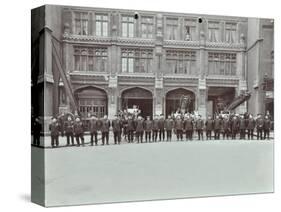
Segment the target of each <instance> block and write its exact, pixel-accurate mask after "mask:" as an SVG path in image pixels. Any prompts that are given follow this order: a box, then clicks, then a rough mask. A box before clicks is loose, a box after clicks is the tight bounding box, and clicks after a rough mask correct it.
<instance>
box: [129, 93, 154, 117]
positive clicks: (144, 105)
mask: <svg viewBox="0 0 281 212" xmlns="http://www.w3.org/2000/svg"><path fill="white" fill-rule="evenodd" d="M126 102H127V107H128V108H133V105H137V106H138V107H139V109H140V110H141V114H140V115H141V116H142V117H146V116H150V117H151V116H152V99H135V98H132V99H126Z"/></svg>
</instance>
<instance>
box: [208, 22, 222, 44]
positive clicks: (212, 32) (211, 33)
mask: <svg viewBox="0 0 281 212" xmlns="http://www.w3.org/2000/svg"><path fill="white" fill-rule="evenodd" d="M208 40H209V41H210V42H219V41H220V40H221V39H220V24H219V22H213V21H209V22H208Z"/></svg>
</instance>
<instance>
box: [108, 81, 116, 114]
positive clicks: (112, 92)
mask: <svg viewBox="0 0 281 212" xmlns="http://www.w3.org/2000/svg"><path fill="white" fill-rule="evenodd" d="M117 79H118V78H117V76H110V77H109V81H108V87H109V90H108V97H107V105H108V118H109V119H113V118H114V116H115V114H116V113H117V108H118V105H117V99H118V94H117Z"/></svg>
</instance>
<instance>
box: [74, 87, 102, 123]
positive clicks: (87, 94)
mask: <svg viewBox="0 0 281 212" xmlns="http://www.w3.org/2000/svg"><path fill="white" fill-rule="evenodd" d="M74 95H75V98H76V101H77V102H78V106H79V112H80V114H81V116H82V117H84V118H86V117H88V116H89V115H95V116H97V117H98V118H101V117H103V116H104V115H105V114H107V94H106V92H105V91H104V90H102V89H100V88H96V87H92V86H89V87H84V88H80V89H77V90H76V91H75V93H74Z"/></svg>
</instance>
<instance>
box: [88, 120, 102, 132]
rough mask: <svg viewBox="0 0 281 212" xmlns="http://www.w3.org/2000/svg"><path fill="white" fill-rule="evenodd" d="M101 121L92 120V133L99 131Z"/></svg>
mask: <svg viewBox="0 0 281 212" xmlns="http://www.w3.org/2000/svg"><path fill="white" fill-rule="evenodd" d="M99 127H100V121H99V120H91V121H90V132H91V133H95V132H97V131H98V130H99Z"/></svg>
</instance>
